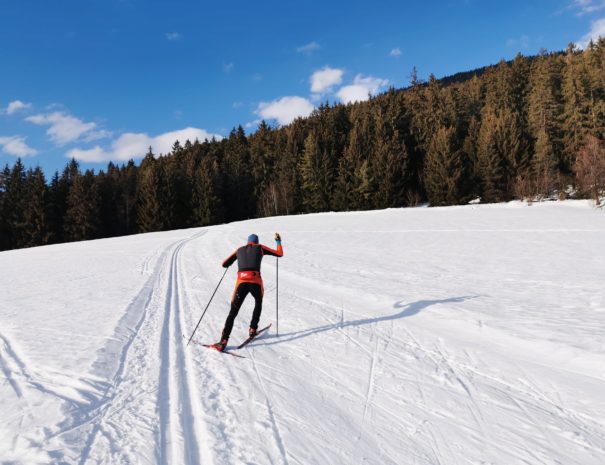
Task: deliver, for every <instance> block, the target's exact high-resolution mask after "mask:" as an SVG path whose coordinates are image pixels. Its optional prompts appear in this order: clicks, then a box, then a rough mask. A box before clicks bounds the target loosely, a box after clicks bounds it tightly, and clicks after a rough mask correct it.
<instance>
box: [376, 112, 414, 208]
mask: <svg viewBox="0 0 605 465" xmlns="http://www.w3.org/2000/svg"><path fill="white" fill-rule="evenodd" d="M375 126H376V135H375V141H374V150H373V154H372V158H371V159H370V161H371V163H370V167H371V169H372V172H373V178H374V181H375V182H376V188H375V194H374V202H373V203H374V206H375V207H377V208H388V207H400V206H402V205H403V202H404V199H403V196H404V192H405V191H404V188H405V186H406V180H407V176H408V173H407V168H408V162H409V160H408V153H407V150H406V147H405V144H404V141H403V136H402V135H401V133H400V131H399V130H398V128H397V126H396V123H395V121H394V120H393V119H392V114H390V113H388V112H387V111H380V110H379V111H378V112H377V114H376V118H375Z"/></svg>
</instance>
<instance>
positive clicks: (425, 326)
mask: <svg viewBox="0 0 605 465" xmlns="http://www.w3.org/2000/svg"><path fill="white" fill-rule="evenodd" d="M275 231H279V232H280V233H282V236H283V238H284V249H285V256H284V257H283V258H282V259H280V260H281V263H280V268H279V272H280V276H279V278H280V286H279V287H280V289H279V292H280V299H279V302H280V321H279V329H280V334H279V337H277V336H276V334H275V324H274V325H273V327H272V328H271V330H270V331H268V333H267V334H264V335H263V337H261V338H259V339H258V340H255V341H253V342H252V343H250V344H249V345H248V346H246V347H245V348H243V349H242V350H241V353H242V355H245V356H246V357H247V358H246V359H236V358H233V357H226V356H223V355H222V354H219V353H217V352H214V351H209V350H206V349H204V348H201V347H199V346H195V345H193V344H192V345H190V346H188V347H187V346H186V340H184V339H183V337H182V336H183V334H185V335H186V336H189V335H190V332H191V331H192V330H193V328H194V326H195V323H196V322H197V320H198V318H199V316H200V314H201V311H202V310H203V308H204V307H205V305H206V303H207V301H208V299H209V298H210V295H211V293H212V291H213V290H214V286H215V285H216V282H217V279H218V278H219V277H220V274H221V272H222V269H221V268H220V263H221V261H222V260H223V259H224V258H225V257H226V256H227V255H228V254H230V253H231V252H232V251H233V249H235V248H236V247H238V246H239V245H241V244H242V242H243V241H244V240H245V238H246V237H247V235H248V234H250V233H252V232H255V233H258V234H259V236H260V239H261V242H264V243H265V244H267V245H270V246H272V241H271V240H270V239H271V238H272V236H273V233H274V232H275ZM604 233H605V215H603V212H600V211H595V210H592V209H590V208H588V207H587V206H586V205H585V204H584V203H580V202H566V203H551V204H537V205H534V206H532V207H528V206H523V205H521V204H506V205H494V206H479V207H452V208H436V209H406V210H386V211H379V212H363V213H348V214H319V215H307V216H296V217H281V218H267V219H261V220H254V221H247V222H241V223H234V224H230V225H223V226H217V227H210V228H203V229H197V230H187V231H173V232H169V233H157V234H146V235H141V236H135V237H128V238H117V239H109V240H103V241H92V242H88V243H78V244H65V245H60V246H51V247H43V248H38V249H29V250H22V251H12V252H4V253H1V254H0V273H2V276H3V280H2V284H3V289H2V292H1V293H0V357H1V358H0V418H2V422H0V463H1V464H6V463H10V464H13V463H14V464H35V463H40V464H42V463H52V464H82V465H84V464H100V463H107V464H122V463H124V464H125V463H128V464H174V463H179V464H181V463H182V464H198V463H199V464H221V465H222V464H242V463H244V464H290V465H294V464H320V463H331V464H349V463H354V464H356V463H358V464H403V463H405V464H479V463H485V464H488V463H491V464H503V465H504V464H506V465H508V464H522V463H531V464H556V463H561V464H566V465H567V464H578V465H579V464H582V465H586V464H595V465H596V464H602V463H605V446H604V444H605V420H604V418H605V394H604V392H605V344H604V343H603V334H605V291H604V290H603V286H602V276H603V275H604V274H605V273H604V272H605V266H604V265H603V264H604V263H605V250H603V247H602V244H603V237H605V236H604ZM234 274H235V273H234V270H233V269H231V270H229V272H228V273H227V276H226V277H225V280H224V282H223V284H222V286H221V287H220V288H219V291H218V292H217V294H216V296H215V300H214V301H213V303H212V305H211V307H210V308H209V310H208V313H207V315H206V317H205V319H204V321H203V322H202V325H201V326H200V328H199V329H198V333H197V334H196V339H198V340H201V341H204V342H215V341H216V340H217V338H218V336H219V335H220V332H221V329H222V325H223V323H224V320H225V318H226V315H227V312H228V305H229V300H230V298H231V293H232V291H233V285H234V282H235V276H234ZM263 276H264V280H265V302H264V310H263V315H262V318H261V325H265V324H268V323H269V322H271V321H274V319H275V259H274V258H273V257H266V258H265V260H264V262H263ZM252 307H253V303H252V299H250V300H249V301H248V300H247V301H246V302H245V304H244V306H243V307H242V310H241V311H240V315H239V316H238V318H237V320H236V323H235V326H234V331H233V334H232V337H231V341H230V346H232V347H234V346H237V345H238V344H239V343H240V342H242V341H243V340H244V339H245V337H246V335H247V325H248V323H249V319H250V318H251V314H252Z"/></svg>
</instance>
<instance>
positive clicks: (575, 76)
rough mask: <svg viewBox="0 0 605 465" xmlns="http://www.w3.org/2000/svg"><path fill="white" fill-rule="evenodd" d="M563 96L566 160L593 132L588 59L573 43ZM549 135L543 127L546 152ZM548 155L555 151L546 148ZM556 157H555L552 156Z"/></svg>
mask: <svg viewBox="0 0 605 465" xmlns="http://www.w3.org/2000/svg"><path fill="white" fill-rule="evenodd" d="M561 90H562V96H563V119H564V121H565V124H564V125H563V129H564V133H563V152H564V159H565V160H568V161H569V160H571V159H572V158H573V157H574V156H575V154H576V153H577V152H578V150H579V149H580V147H581V145H582V143H583V141H584V138H585V137H586V134H588V132H589V131H590V129H591V123H592V121H591V110H592V104H591V86H590V79H589V75H588V70H587V68H586V66H585V64H584V57H583V54H582V53H581V52H578V51H577V50H576V48H575V46H574V45H573V44H570V45H569V46H568V47H567V52H566V54H565V68H564V71H563V82H562V89H561ZM548 137H549V134H548V133H547V131H546V130H545V128H542V129H541V130H540V138H541V139H542V141H541V145H542V147H541V149H542V152H543V153H544V150H545V148H544V144H545V142H544V139H547V138H548ZM546 151H548V152H553V151H554V150H550V149H546ZM552 155H554V154H552Z"/></svg>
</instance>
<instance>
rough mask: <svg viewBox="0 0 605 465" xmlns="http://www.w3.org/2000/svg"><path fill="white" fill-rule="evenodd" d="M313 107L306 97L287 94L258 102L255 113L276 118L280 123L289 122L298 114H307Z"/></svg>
mask: <svg viewBox="0 0 605 465" xmlns="http://www.w3.org/2000/svg"><path fill="white" fill-rule="evenodd" d="M314 109H315V107H314V106H313V104H312V103H311V102H310V101H309V100H307V99H306V98H302V97H297V96H289V97H282V98H280V99H277V100H273V101H272V102H261V103H259V104H258V108H257V110H256V114H257V115H259V116H260V117H261V118H263V119H273V120H276V121H277V122H278V123H279V124H280V125H284V124H290V123H291V122H292V121H294V120H295V119H296V118H298V117H299V116H309V115H310V114H311V112H312V111H313V110H314Z"/></svg>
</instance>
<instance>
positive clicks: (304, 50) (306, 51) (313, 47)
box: [296, 41, 321, 55]
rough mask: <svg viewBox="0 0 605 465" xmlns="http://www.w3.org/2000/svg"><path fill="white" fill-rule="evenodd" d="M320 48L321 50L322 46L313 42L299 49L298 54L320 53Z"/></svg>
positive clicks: (297, 49)
mask: <svg viewBox="0 0 605 465" xmlns="http://www.w3.org/2000/svg"><path fill="white" fill-rule="evenodd" d="M320 48H321V45H319V44H318V43H317V42H315V41H313V42H309V43H308V44H305V45H301V46H300V47H297V48H296V51H297V52H298V53H302V54H304V55H311V54H313V53H314V52H316V51H318V50H319V49H320Z"/></svg>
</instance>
